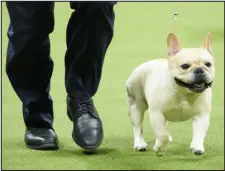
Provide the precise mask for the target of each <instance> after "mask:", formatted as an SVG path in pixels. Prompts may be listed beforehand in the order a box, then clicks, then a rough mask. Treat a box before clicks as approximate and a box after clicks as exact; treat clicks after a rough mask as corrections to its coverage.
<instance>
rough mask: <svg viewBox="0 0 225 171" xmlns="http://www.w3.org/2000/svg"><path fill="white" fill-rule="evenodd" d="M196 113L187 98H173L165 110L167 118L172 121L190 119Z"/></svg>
mask: <svg viewBox="0 0 225 171" xmlns="http://www.w3.org/2000/svg"><path fill="white" fill-rule="evenodd" d="M195 113H196V111H195V110H194V108H193V106H192V104H190V102H189V101H188V100H186V99H185V98H183V99H182V98H178V99H175V100H171V101H170V103H169V104H168V105H167V107H166V108H165V109H164V112H163V114H164V116H165V119H166V120H167V121H171V122H177V121H185V120H188V119H190V118H191V117H193V116H194V115H195Z"/></svg>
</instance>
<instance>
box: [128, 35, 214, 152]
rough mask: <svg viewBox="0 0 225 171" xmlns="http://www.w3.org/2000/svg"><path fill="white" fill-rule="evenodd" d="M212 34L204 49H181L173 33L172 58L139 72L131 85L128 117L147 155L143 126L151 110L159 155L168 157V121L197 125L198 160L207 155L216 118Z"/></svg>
mask: <svg viewBox="0 0 225 171" xmlns="http://www.w3.org/2000/svg"><path fill="white" fill-rule="evenodd" d="M211 36H212V35H211V33H208V34H207V36H206V39H205V42H204V44H203V46H202V47H201V48H181V45H180V42H179V40H178V39H177V37H176V35H175V34H174V33H169V35H168V38H167V46H168V58H163V59H155V60H151V61H149V62H146V63H143V64H142V65H140V66H138V67H137V68H136V69H135V70H134V71H133V72H132V74H131V75H130V77H129V78H128V80H127V82H126V90H127V98H128V106H129V116H130V119H131V122H132V125H133V132H134V148H135V149H136V150H137V151H146V150H147V148H148V145H147V143H146V142H145V140H144V137H143V130H142V121H143V117H144V112H145V111H146V110H148V113H149V117H150V121H151V126H152V129H153V132H154V133H155V135H156V142H155V145H154V148H153V149H154V151H155V152H156V154H157V155H162V154H163V153H164V152H165V149H166V146H167V144H168V142H172V137H171V136H170V134H169V132H168V129H167V121H170V122H178V121H185V120H188V119H190V118H192V119H193V137H192V142H191V145H190V149H191V151H192V153H193V154H196V155H201V154H204V152H205V150H204V138H205V136H206V133H207V130H208V127H209V122H210V113H211V100H212V90H211V84H212V82H213V79H214V75H215V68H214V59H213V56H212V50H211Z"/></svg>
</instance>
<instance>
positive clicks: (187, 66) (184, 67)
mask: <svg viewBox="0 0 225 171" xmlns="http://www.w3.org/2000/svg"><path fill="white" fill-rule="evenodd" d="M180 67H181V68H182V69H188V68H190V65H189V64H183V65H181V66H180Z"/></svg>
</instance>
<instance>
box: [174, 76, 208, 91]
mask: <svg viewBox="0 0 225 171" xmlns="http://www.w3.org/2000/svg"><path fill="white" fill-rule="evenodd" d="M174 80H175V82H176V83H177V84H178V85H179V86H182V87H186V88H188V89H189V90H191V91H192V92H194V93H202V92H203V91H204V90H205V89H207V88H208V87H211V85H212V82H211V83H206V82H205V81H196V82H194V83H191V84H187V83H185V82H183V81H181V80H179V79H178V78H176V77H175V78H174Z"/></svg>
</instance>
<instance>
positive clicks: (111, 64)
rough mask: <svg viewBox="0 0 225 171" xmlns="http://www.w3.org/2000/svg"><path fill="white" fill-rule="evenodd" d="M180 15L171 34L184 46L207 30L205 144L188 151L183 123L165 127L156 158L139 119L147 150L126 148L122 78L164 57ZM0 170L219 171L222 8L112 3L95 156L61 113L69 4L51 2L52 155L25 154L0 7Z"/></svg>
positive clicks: (129, 144)
mask: <svg viewBox="0 0 225 171" xmlns="http://www.w3.org/2000/svg"><path fill="white" fill-rule="evenodd" d="M175 9H177V10H178V12H179V14H180V18H179V20H178V23H177V34H178V36H179V38H180V39H181V41H182V44H183V45H184V46H185V47H199V46H200V45H201V44H202V43H203V41H204V38H205V36H206V33H207V32H208V31H211V32H212V34H213V51H214V55H215V59H216V79H215V82H214V85H213V108H212V117H211V124H210V128H209V131H208V134H207V137H206V139H205V149H206V154H205V155H203V156H194V155H192V154H191V152H190V151H189V144H190V142H191V137H192V124H191V121H190V120H189V121H186V122H179V123H171V124H170V126H169V129H170V132H171V135H172V136H173V143H172V144H171V145H169V146H168V151H167V152H166V154H165V155H164V156H163V157H157V156H156V155H155V154H154V152H153V151H152V146H153V144H154V140H155V136H154V135H153V133H152V130H151V128H150V124H149V121H148V118H147V115H146V117H145V120H144V131H145V132H144V135H145V138H146V140H147V142H148V143H149V144H150V149H149V151H147V152H144V153H141V152H135V151H134V150H133V135H132V127H131V123H130V120H129V118H128V114H127V113H128V112H127V103H126V97H125V81H126V79H127V78H128V76H129V74H130V73H131V71H132V70H133V69H134V67H136V66H137V65H139V64H141V63H143V62H144V61H147V60H150V59H153V58H159V57H166V55H167V49H166V36H167V35H168V32H171V31H173V30H172V28H173V12H174V11H175ZM2 10H3V11H2V15H3V16H2V19H3V22H2V24H3V27H2V31H3V32H2V35H3V41H2V48H3V52H2V55H3V56H2V58H3V66H2V72H3V75H2V77H3V78H2V84H3V91H2V94H3V99H2V105H3V106H2V107H3V108H2V109H3V113H2V167H3V169H21V170H25V169H36V170H37V169H53V170H56V169H130V170H133V169H143V170H145V169H149V170H150V169H152V170H153V169H155V170H156V169H157V170H159V169H180V170H181V169H224V159H223V158H224V97H223V94H224V75H223V73H224V71H223V70H224V50H223V47H224V38H223V37H224V31H223V30H224V16H223V13H224V6H223V3H222V2H220V3H197V2H189V3H170V2H169V3H151V2H145V3H144V2H138V3H137V2H120V3H118V4H117V5H116V7H115V12H116V20H115V36H114V38H113V41H112V43H111V45H110V47H109V49H108V51H107V54H106V59H105V64H104V68H103V76H102V80H101V84H100V87H99V91H98V93H97V95H96V96H95V103H96V106H97V108H98V111H99V113H100V116H101V118H102V121H103V124H104V131H105V137H104V141H103V143H102V145H101V147H100V149H99V151H98V154H96V155H86V154H83V152H82V150H81V149H80V148H78V146H77V145H75V143H74V142H73V140H72V138H71V130H72V124H71V122H70V121H69V119H68V118H67V116H66V103H65V98H66V93H65V88H64V54H65V49H66V43H65V35H66V34H65V32H66V24H67V21H68V19H69V16H70V14H71V12H72V10H71V9H70V8H69V3H62V2H58V3H56V8H55V18H56V22H55V31H54V33H53V34H52V35H51V55H52V57H53V59H54V62H55V68H54V73H53V77H52V88H51V94H52V97H53V99H54V111H55V122H54V126H55V129H56V132H57V134H58V136H59V140H60V149H59V151H55V152H41V151H34V150H29V149H27V148H26V147H25V146H24V141H23V136H24V129H25V128H24V124H23V120H22V114H21V104H20V101H19V99H18V98H17V97H16V95H15V93H14V91H13V89H12V88H11V85H10V83H9V81H8V78H7V76H6V74H5V56H6V48H7V36H6V32H7V28H8V24H9V18H8V14H7V10H6V7H5V4H3V9H2Z"/></svg>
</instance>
